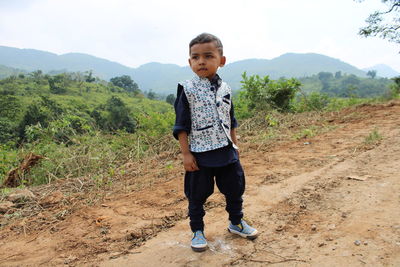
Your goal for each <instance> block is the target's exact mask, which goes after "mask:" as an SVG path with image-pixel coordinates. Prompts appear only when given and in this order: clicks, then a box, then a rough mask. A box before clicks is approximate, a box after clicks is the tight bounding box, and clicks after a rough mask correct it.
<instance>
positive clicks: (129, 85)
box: [110, 75, 140, 94]
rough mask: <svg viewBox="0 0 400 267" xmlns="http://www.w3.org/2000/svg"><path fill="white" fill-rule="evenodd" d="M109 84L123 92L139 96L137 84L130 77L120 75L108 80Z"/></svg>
mask: <svg viewBox="0 0 400 267" xmlns="http://www.w3.org/2000/svg"><path fill="white" fill-rule="evenodd" d="M110 82H111V83H112V84H114V85H115V86H118V87H121V88H123V89H125V91H127V92H130V93H134V94H139V93H140V89H139V86H138V85H137V83H135V82H134V81H133V80H132V78H131V76H129V75H122V76H118V77H114V78H111V79H110Z"/></svg>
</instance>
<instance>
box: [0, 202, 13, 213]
mask: <svg viewBox="0 0 400 267" xmlns="http://www.w3.org/2000/svg"><path fill="white" fill-rule="evenodd" d="M12 207H14V203H12V202H11V201H4V202H1V203H0V213H6V212H7V211H8V210H10V209H11V208H12Z"/></svg>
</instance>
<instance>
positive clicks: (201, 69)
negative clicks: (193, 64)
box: [199, 68, 207, 71]
mask: <svg viewBox="0 0 400 267" xmlns="http://www.w3.org/2000/svg"><path fill="white" fill-rule="evenodd" d="M203 70H207V68H200V69H199V71H203Z"/></svg>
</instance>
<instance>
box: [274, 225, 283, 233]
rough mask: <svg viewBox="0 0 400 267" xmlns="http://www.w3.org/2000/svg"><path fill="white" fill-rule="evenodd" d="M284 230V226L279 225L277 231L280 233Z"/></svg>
mask: <svg viewBox="0 0 400 267" xmlns="http://www.w3.org/2000/svg"><path fill="white" fill-rule="evenodd" d="M282 230H283V226H282V225H279V226H278V227H276V229H275V231H277V232H280V231H282Z"/></svg>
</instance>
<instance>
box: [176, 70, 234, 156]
mask: <svg viewBox="0 0 400 267" xmlns="http://www.w3.org/2000/svg"><path fill="white" fill-rule="evenodd" d="M180 84H181V85H182V86H183V89H184V92H185V94H186V97H187V99H188V102H189V107H190V116H191V121H192V125H191V131H190V133H189V147H190V151H192V152H205V151H210V150H214V149H217V148H221V147H224V146H227V145H228V144H229V142H231V143H232V145H233V147H234V148H237V147H236V145H235V144H234V143H233V142H232V139H231V134H230V133H231V117H230V110H231V98H232V90H231V88H230V87H229V86H228V85H227V84H226V83H225V82H222V83H221V86H220V87H219V88H218V90H217V92H216V93H215V90H216V89H213V90H211V89H212V88H211V82H210V81H209V80H208V79H207V78H200V77H198V76H196V77H194V78H193V79H191V80H186V81H184V82H182V83H180Z"/></svg>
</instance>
